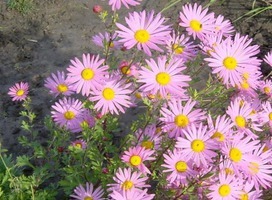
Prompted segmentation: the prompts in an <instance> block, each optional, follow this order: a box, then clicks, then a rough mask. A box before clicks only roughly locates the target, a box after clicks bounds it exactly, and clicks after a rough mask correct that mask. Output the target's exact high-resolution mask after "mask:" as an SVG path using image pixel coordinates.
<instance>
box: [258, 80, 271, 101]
mask: <svg viewBox="0 0 272 200" xmlns="http://www.w3.org/2000/svg"><path fill="white" fill-rule="evenodd" d="M260 91H261V92H262V93H263V94H265V95H267V96H268V97H269V98H272V81H271V80H269V79H267V80H265V81H261V82H260Z"/></svg>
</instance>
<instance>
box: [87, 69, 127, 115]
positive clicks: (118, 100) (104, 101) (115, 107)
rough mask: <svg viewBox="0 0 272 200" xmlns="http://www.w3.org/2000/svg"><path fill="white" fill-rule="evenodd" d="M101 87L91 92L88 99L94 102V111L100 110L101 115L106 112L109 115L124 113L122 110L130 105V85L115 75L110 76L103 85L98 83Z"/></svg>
mask: <svg viewBox="0 0 272 200" xmlns="http://www.w3.org/2000/svg"><path fill="white" fill-rule="evenodd" d="M100 84H101V87H100V88H99V89H97V90H95V91H92V92H91V96H90V97H89V100H90V101H95V106H94V109H96V110H97V111H100V110H101V114H102V115H104V114H106V113H108V112H110V113H111V114H114V113H115V114H117V115H118V114H119V113H120V112H122V113H125V109H124V108H129V107H130V106H131V105H132V103H131V97H130V94H131V93H132V90H131V89H130V86H131V84H130V83H126V82H125V81H122V80H121V77H120V76H119V75H116V74H114V73H113V74H112V76H111V77H109V78H108V79H107V80H105V81H104V82H103V83H100Z"/></svg>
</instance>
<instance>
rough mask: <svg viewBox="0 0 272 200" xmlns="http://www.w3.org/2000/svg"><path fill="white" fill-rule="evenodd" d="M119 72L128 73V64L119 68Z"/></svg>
mask: <svg viewBox="0 0 272 200" xmlns="http://www.w3.org/2000/svg"><path fill="white" fill-rule="evenodd" d="M121 72H122V74H125V75H128V74H130V69H129V67H128V66H123V67H122V68H121Z"/></svg>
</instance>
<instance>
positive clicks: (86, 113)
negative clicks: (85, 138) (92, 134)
mask: <svg viewBox="0 0 272 200" xmlns="http://www.w3.org/2000/svg"><path fill="white" fill-rule="evenodd" d="M78 122H79V123H78V124H75V126H73V127H72V132H74V133H78V132H81V131H83V130H85V129H86V128H92V127H94V125H95V118H94V117H93V116H92V113H91V112H90V110H89V109H86V108H83V110H82V112H81V115H80V116H79V118H78Z"/></svg>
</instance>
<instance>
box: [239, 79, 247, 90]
mask: <svg viewBox="0 0 272 200" xmlns="http://www.w3.org/2000/svg"><path fill="white" fill-rule="evenodd" d="M240 86H241V88H243V89H245V90H247V89H248V88H249V84H248V82H247V81H246V80H243V82H242V83H241V85H240Z"/></svg>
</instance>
